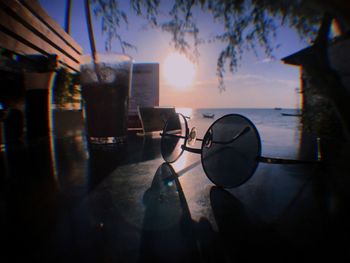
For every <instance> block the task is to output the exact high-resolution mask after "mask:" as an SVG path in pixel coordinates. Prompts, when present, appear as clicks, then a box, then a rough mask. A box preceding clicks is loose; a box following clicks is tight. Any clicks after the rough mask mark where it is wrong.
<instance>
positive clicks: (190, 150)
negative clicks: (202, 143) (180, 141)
mask: <svg viewBox="0 0 350 263" xmlns="http://www.w3.org/2000/svg"><path fill="white" fill-rule="evenodd" d="M181 149H183V150H185V151H188V152H191V153H197V154H201V153H202V149H198V148H190V147H187V146H185V145H182V146H181Z"/></svg>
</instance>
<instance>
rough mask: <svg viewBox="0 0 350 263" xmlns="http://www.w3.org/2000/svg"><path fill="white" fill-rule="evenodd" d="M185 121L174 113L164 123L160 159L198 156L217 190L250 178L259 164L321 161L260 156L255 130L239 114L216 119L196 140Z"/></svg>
mask: <svg viewBox="0 0 350 263" xmlns="http://www.w3.org/2000/svg"><path fill="white" fill-rule="evenodd" d="M187 119H188V117H185V116H184V115H182V114H180V113H178V114H174V115H173V116H171V117H170V118H169V119H168V120H167V121H166V123H165V126H164V129H163V131H162V133H161V134H160V135H161V145H160V146H161V154H162V157H163V159H164V160H165V161H166V162H167V163H173V162H175V161H176V160H178V159H179V158H180V156H181V155H182V154H183V152H184V151H188V152H191V153H196V154H200V155H201V163H202V167H203V170H204V172H205V174H206V175H207V177H208V178H209V179H210V180H211V181H212V182H213V183H214V184H215V185H217V186H220V187H225V188H233V187H237V186H239V185H241V184H243V183H245V182H246V181H247V180H248V179H249V178H250V177H251V176H252V175H253V174H254V172H255V170H256V169H257V166H258V163H259V162H264V163H277V164H302V163H304V164H306V163H311V164H315V163H319V162H320V161H321V160H320V159H318V160H312V161H307V160H292V159H282V158H272V157H265V156H261V140H260V135H259V133H258V130H257V128H256V127H255V125H254V124H253V122H251V121H250V120H249V119H248V118H247V117H245V116H243V115H240V114H228V115H225V116H223V117H221V118H219V119H217V120H216V121H215V122H214V123H213V124H212V125H211V126H210V127H209V128H208V130H207V132H206V133H205V135H204V137H203V138H197V134H196V133H197V132H196V128H195V127H193V128H192V129H191V130H189V127H188V123H187ZM196 141H200V142H202V145H201V148H193V147H190V146H193V145H194V144H195V142H196ZM318 156H320V154H318Z"/></svg>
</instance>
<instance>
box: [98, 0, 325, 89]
mask: <svg viewBox="0 0 350 263" xmlns="http://www.w3.org/2000/svg"><path fill="white" fill-rule="evenodd" d="M93 2H94V5H95V9H94V10H95V15H96V16H97V17H101V25H102V31H103V32H105V33H106V34H107V40H106V50H110V49H111V43H112V40H113V39H116V40H117V41H118V42H119V45H120V47H121V49H122V51H123V52H125V50H126V49H127V48H135V46H134V45H132V44H130V43H128V42H126V41H124V40H123V39H124V38H123V37H122V36H121V35H120V34H119V29H120V27H121V26H127V24H128V16H127V13H126V12H125V11H123V10H122V9H121V6H120V4H119V2H118V0H94V1H93ZM315 3H316V4H317V3H318V1H317V0H280V1H275V0H232V1H222V0H174V1H172V2H170V1H165V2H164V4H163V2H162V3H161V1H160V0H130V8H131V10H133V11H134V12H135V14H136V15H138V16H140V17H143V18H144V19H145V20H146V21H147V22H148V24H149V25H150V26H151V27H156V28H159V29H161V30H162V31H163V32H165V33H168V34H170V35H171V44H172V45H173V46H174V47H175V48H176V49H177V50H178V51H180V52H181V53H184V54H186V55H187V56H188V57H189V58H190V59H191V60H196V59H197V58H198V56H199V51H198V47H199V45H200V44H202V43H204V42H221V43H223V44H225V47H224V48H223V50H222V51H221V52H220V54H219V57H218V60H217V76H218V80H219V88H220V90H224V89H225V87H224V73H225V68H226V67H228V69H229V71H230V72H231V73H233V72H234V71H235V70H236V68H237V67H238V63H239V60H240V59H241V57H242V54H243V52H244V50H252V51H254V52H255V53H256V52H257V46H261V47H263V49H264V51H265V53H266V55H267V56H269V57H273V50H274V49H275V48H276V47H277V46H278V43H277V44H275V41H274V40H275V36H276V32H277V29H278V27H279V25H280V24H282V25H288V26H290V27H293V28H295V29H296V30H297V32H298V33H299V34H300V36H301V37H305V36H308V37H314V36H315V35H316V32H317V29H318V26H319V23H320V21H321V16H322V13H320V10H319V9H318V8H315V6H316V4H315ZM163 9H165V10H167V11H166V17H165V18H164V15H163V14H164V13H163V12H161V11H163ZM202 13H206V14H210V15H211V16H212V19H213V22H218V23H219V24H221V25H222V27H223V30H222V31H220V32H217V34H216V35H215V36H214V37H213V38H211V39H207V41H204V40H203V38H202V37H201V35H200V28H199V27H198V23H197V21H196V18H197V17H196V16H199V15H200V14H202Z"/></svg>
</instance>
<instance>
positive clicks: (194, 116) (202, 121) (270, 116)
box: [176, 108, 301, 159]
mask: <svg viewBox="0 0 350 263" xmlns="http://www.w3.org/2000/svg"><path fill="white" fill-rule="evenodd" d="M176 111H177V112H180V113H183V114H184V115H185V116H188V117H190V120H189V121H188V123H189V126H190V127H189V128H190V129H191V127H196V130H197V134H198V137H203V136H204V134H205V133H206V131H207V129H208V128H209V127H210V125H211V124H212V123H213V122H214V121H215V120H217V119H219V118H220V117H222V116H224V115H226V114H232V113H234V114H240V115H243V116H245V117H247V118H248V119H250V120H251V121H252V122H253V123H254V125H255V126H256V128H257V130H258V132H259V135H260V139H261V145H262V155H263V156H268V157H281V158H293V159H296V158H299V154H300V141H301V124H300V118H299V117H296V116H283V115H282V113H288V114H292V113H297V112H298V110H296V109H280V110H277V109H254V108H214V109H205V108H200V109H190V108H177V109H176ZM203 114H214V115H215V116H214V118H212V119H211V118H204V117H203Z"/></svg>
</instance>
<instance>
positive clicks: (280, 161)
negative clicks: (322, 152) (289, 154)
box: [257, 156, 321, 164]
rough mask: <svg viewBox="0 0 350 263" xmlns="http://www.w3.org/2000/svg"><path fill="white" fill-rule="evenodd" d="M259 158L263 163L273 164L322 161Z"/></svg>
mask: <svg viewBox="0 0 350 263" xmlns="http://www.w3.org/2000/svg"><path fill="white" fill-rule="evenodd" d="M257 160H258V161H259V162H262V163H272V164H316V163H320V162H321V161H320V160H309V161H307V160H293V159H282V158H272V157H264V156H259V157H257Z"/></svg>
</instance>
